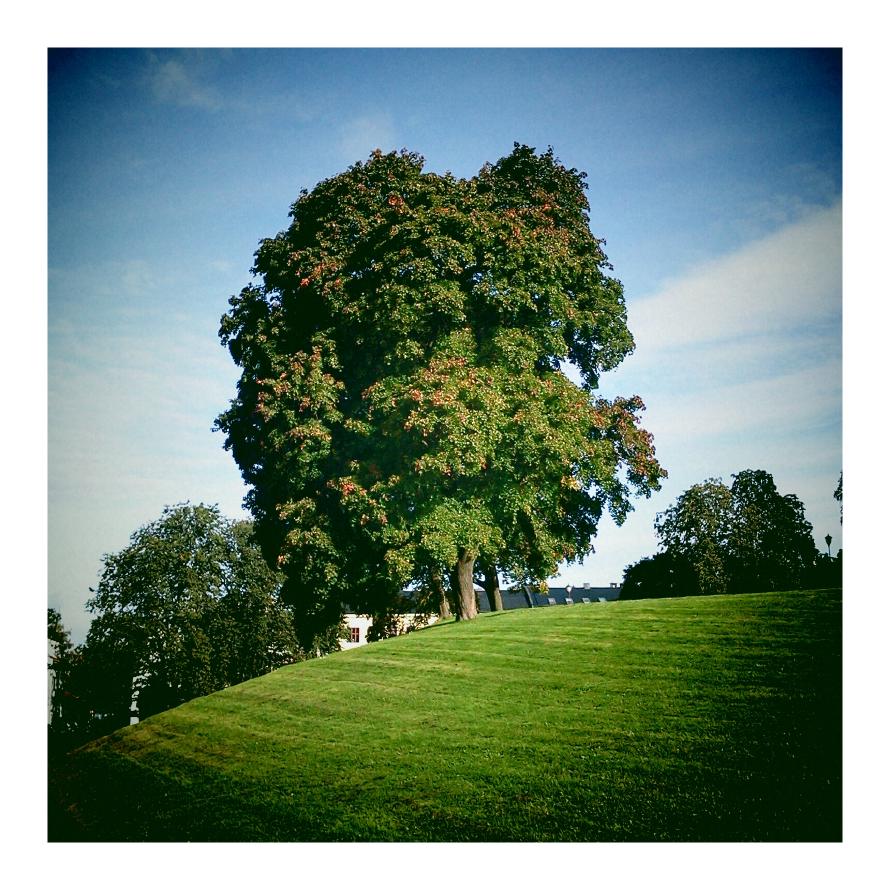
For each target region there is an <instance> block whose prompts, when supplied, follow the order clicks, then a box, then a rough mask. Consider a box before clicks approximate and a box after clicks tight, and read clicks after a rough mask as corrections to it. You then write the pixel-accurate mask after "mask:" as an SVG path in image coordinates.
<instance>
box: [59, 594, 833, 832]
mask: <svg viewBox="0 0 890 890" xmlns="http://www.w3.org/2000/svg"><path fill="white" fill-rule="evenodd" d="M49 813H50V820H49V823H50V839H51V840H69V839H70V840H342V841H348V840H356V841H379V840H398V841H409V840H429V841H437V840H466V841H538V840H558V841H617V840H634V841H654V840H665V841H683V840H695V841H711V840H719V841H735V840H762V841H766V840H770V841H788V840H808V841H816V840H818V841H839V840H840V839H841V597H840V592H839V591H817V592H793V593H769V594H750V595H743V596H734V597H695V598H688V599H672V600H658V601H654V600H649V601H638V602H618V603H613V604H590V605H576V606H560V607H556V608H548V609H535V610H523V611H514V612H505V613H496V614H492V615H485V616H483V617H480V618H479V619H478V620H477V621H474V622H465V623H461V624H447V625H440V626H435V627H432V628H430V629H428V630H424V631H421V632H417V633H414V634H410V635H408V636H405V637H400V638H398V639H394V640H387V641H384V642H381V643H375V644H373V645H371V646H366V647H363V648H361V649H356V650H353V651H350V652H342V653H338V654H336V655H332V656H329V657H327V658H324V659H319V660H315V661H310V662H306V663H303V664H298V665H293V666H291V667H288V668H283V669H281V670H279V671H276V672H275V673H272V674H269V675H267V676H265V677H261V678H259V679H256V680H252V681H250V682H248V683H244V684H242V685H240V686H236V687H233V688H231V689H227V690H224V691H223V692H219V693H216V694H214V695H210V696H207V697H206V698H201V699H196V700H195V701H192V702H189V703H188V704H185V705H183V706H181V707H179V708H176V709H174V710H172V711H168V712H166V713H164V714H159V715H157V716H155V717H152V718H150V719H148V720H145V721H144V722H142V723H140V724H138V725H137V726H133V727H128V728H126V729H123V730H120V731H119V732H116V733H114V734H113V735H111V736H108V737H106V738H104V739H100V740H98V741H96V742H93V743H91V744H89V745H87V746H85V747H84V748H81V749H79V750H78V751H76V752H73V753H72V754H70V755H68V757H67V758H66V759H65V760H64V762H63V763H61V764H60V765H59V766H57V767H55V768H54V769H53V770H52V771H51V775H50V801H49Z"/></svg>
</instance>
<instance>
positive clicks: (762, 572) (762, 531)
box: [727, 470, 817, 591]
mask: <svg viewBox="0 0 890 890" xmlns="http://www.w3.org/2000/svg"><path fill="white" fill-rule="evenodd" d="M731 494H732V508H731V509H732V519H731V533H730V535H729V539H728V542H727V543H728V564H729V571H730V574H731V575H732V589H733V590H735V591H756V590H782V589H794V588H798V587H800V585H801V583H802V581H803V579H804V577H805V575H806V573H807V572H808V571H809V569H810V567H811V566H812V565H813V564H814V562H815V560H816V555H817V551H816V545H815V543H814V542H813V527H812V525H810V523H809V522H808V521H807V520H806V517H805V515H804V506H803V504H802V503H801V501H800V499H799V498H798V497H797V496H796V495H793V494H788V495H781V494H779V492H778V490H777V488H776V484H775V482H774V481H773V477H772V475H771V474H770V473H767V472H765V471H764V470H743V471H742V472H740V473H738V474H736V475H735V476H733V483H732V489H731Z"/></svg>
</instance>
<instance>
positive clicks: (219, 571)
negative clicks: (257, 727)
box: [79, 504, 303, 724]
mask: <svg viewBox="0 0 890 890" xmlns="http://www.w3.org/2000/svg"><path fill="white" fill-rule="evenodd" d="M280 584H281V579H280V577H278V576H277V575H276V574H275V573H273V572H272V571H271V570H270V569H269V567H268V565H267V564H266V562H265V560H264V559H263V557H262V554H261V552H260V550H259V548H258V546H257V545H256V543H255V541H254V540H253V536H252V528H251V525H250V523H246V522H231V521H229V520H227V519H225V518H224V517H222V516H221V515H220V512H219V510H218V508H216V507H208V506H205V505H203V504H198V505H194V506H193V505H189V504H184V505H178V506H175V507H167V508H165V510H164V512H163V514H162V516H161V517H160V518H159V519H158V520H156V521H154V522H151V523H149V524H147V525H145V526H143V527H142V528H140V529H138V530H137V531H136V532H134V533H133V535H132V536H131V539H130V544H129V546H128V547H126V548H124V549H123V550H122V551H120V552H119V553H115V554H110V555H107V556H105V558H104V569H103V572H102V575H101V578H100V580H99V583H98V586H97V587H96V589H95V591H93V596H92V598H91V599H90V600H89V601H88V603H87V607H88V608H89V610H90V611H91V612H93V613H94V616H95V617H94V618H93V621H92V623H91V625H90V628H89V631H88V633H87V638H86V643H85V646H84V648H83V652H82V658H81V665H80V668H79V670H80V674H81V676H80V678H79V683H80V687H81V688H80V689H79V694H80V695H81V697H82V698H85V699H87V700H89V701H90V703H91V705H92V707H93V709H94V710H96V711H98V712H100V713H103V714H108V715H109V716H110V718H111V719H112V720H113V721H114V722H116V723H118V724H120V723H121V722H126V719H125V718H126V716H127V714H128V712H129V708H130V701H131V697H132V695H133V690H134V680H135V688H136V692H137V694H138V700H139V711H140V714H141V715H142V716H146V715H148V714H151V713H155V712H157V711H160V710H164V709H166V708H170V707H173V706H175V705H178V704H181V703H182V702H184V701H188V700H189V699H191V698H194V697H195V696H198V695H206V694H208V693H210V692H213V691H215V690H217V689H221V688H223V687H225V686H228V685H232V684H234V683H240V682H242V681H244V680H247V679H250V678H251V677H255V676H258V675H260V674H263V673H266V672H268V671H270V670H272V669H273V668H276V667H279V666H281V665H283V664H288V663H290V662H293V661H295V660H297V659H298V658H301V657H303V655H302V653H301V651H300V649H299V646H298V644H297V641H296V636H295V631H294V626H293V618H292V615H291V614H290V612H289V610H288V609H287V608H286V607H285V606H284V605H283V604H282V603H281V602H280V600H279V598H278V590H279V588H280Z"/></svg>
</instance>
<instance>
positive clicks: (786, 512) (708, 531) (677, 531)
mask: <svg viewBox="0 0 890 890" xmlns="http://www.w3.org/2000/svg"><path fill="white" fill-rule="evenodd" d="M732 479H733V481H732V485H731V486H727V485H725V484H724V483H723V482H722V480H720V479H706V480H705V481H704V482H700V483H698V484H696V485H693V486H691V487H690V488H688V489H687V490H686V491H685V492H683V494H681V495H680V497H679V498H677V501H676V502H675V503H674V504H673V505H671V506H670V507H669V508H668V509H667V510H665V511H664V512H662V513H659V514H658V516H657V517H656V520H655V532H656V534H657V536H658V539H659V545H660V547H661V552H660V553H658V554H656V555H655V556H654V557H652V558H646V559H643V560H641V561H640V562H638V563H636V564H635V565H633V566H628V568H627V569H626V571H625V580H624V585H623V586H624V587H625V588H626V590H624V591H622V596H623V597H624V598H631V597H642V596H677V595H683V594H696V593H740V592H749V591H764V590H783V589H794V588H797V587H799V586H800V585H801V584H802V583H803V582H805V581H806V580H808V579H810V578H813V577H815V574H816V573H814V567H815V565H816V557H817V551H816V545H815V544H814V542H813V528H812V525H810V523H809V522H808V521H807V519H806V516H805V514H804V506H803V503H802V502H801V501H800V499H799V498H798V497H797V496H796V495H793V494H787V495H782V494H780V493H779V491H778V489H777V488H776V484H775V482H774V480H773V477H772V475H771V474H770V473H767V472H766V471H764V470H743V471H742V472H740V473H737V474H735V475H734V476H733V477H732Z"/></svg>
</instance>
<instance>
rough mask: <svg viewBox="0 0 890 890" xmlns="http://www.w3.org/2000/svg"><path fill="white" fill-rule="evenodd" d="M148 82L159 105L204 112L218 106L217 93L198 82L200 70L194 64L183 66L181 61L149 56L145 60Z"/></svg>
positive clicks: (220, 104) (182, 59)
mask: <svg viewBox="0 0 890 890" xmlns="http://www.w3.org/2000/svg"><path fill="white" fill-rule="evenodd" d="M149 83H150V86H151V90H152V93H153V94H154V97H155V99H157V100H158V101H159V102H165V103H170V104H172V105H180V106H183V107H187V108H189V107H190V108H204V109H206V110H208V111H216V110H217V109H219V108H220V107H222V100H221V98H220V96H219V94H218V93H217V91H216V90H215V89H213V88H212V87H210V86H208V85H207V84H205V83H202V79H201V74H200V71H199V70H197V69H196V68H195V67H194V65H187V64H186V61H185V59H184V58H168V59H164V60H161V59H159V58H158V57H157V56H155V55H152V56H151V57H150V60H149Z"/></svg>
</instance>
